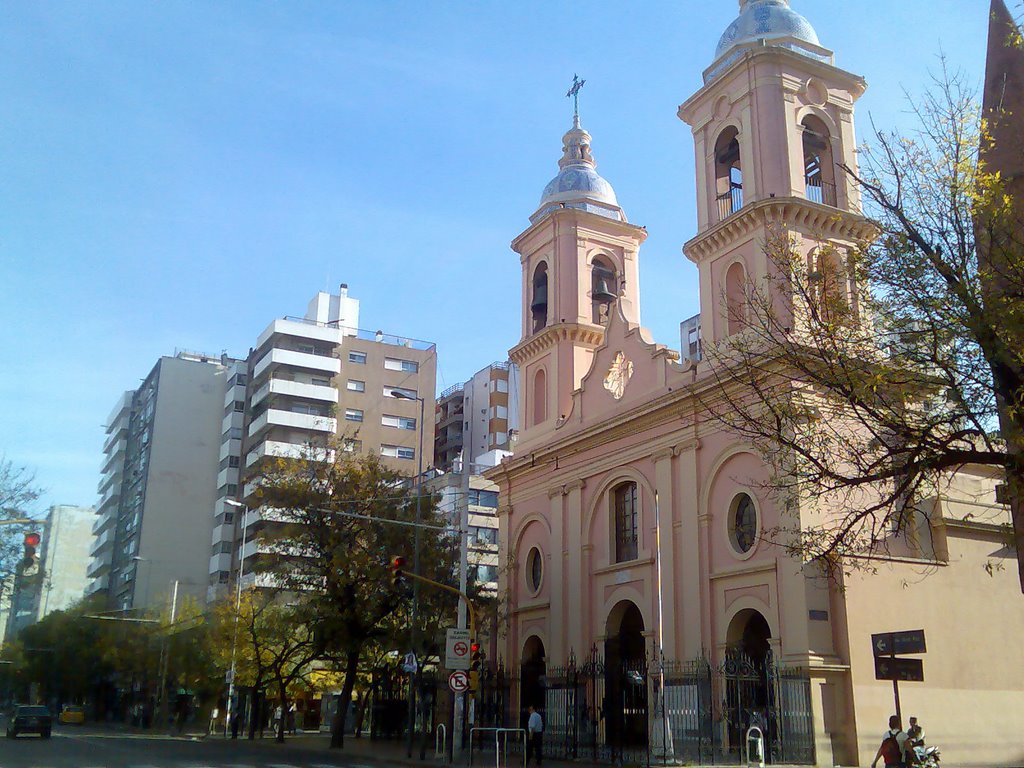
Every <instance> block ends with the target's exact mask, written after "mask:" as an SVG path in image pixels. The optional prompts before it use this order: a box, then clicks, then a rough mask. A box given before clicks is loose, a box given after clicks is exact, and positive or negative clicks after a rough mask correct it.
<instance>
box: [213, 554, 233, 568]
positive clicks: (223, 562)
mask: <svg viewBox="0 0 1024 768" xmlns="http://www.w3.org/2000/svg"><path fill="white" fill-rule="evenodd" d="M230 570H231V555H230V554H219V555H213V556H212V557H211V558H210V570H209V572H210V573H220V572H221V571H230Z"/></svg>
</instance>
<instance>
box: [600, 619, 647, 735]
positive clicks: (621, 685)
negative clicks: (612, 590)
mask: <svg viewBox="0 0 1024 768" xmlns="http://www.w3.org/2000/svg"><path fill="white" fill-rule="evenodd" d="M606 632H607V635H606V637H607V639H606V640H605V661H606V665H605V669H606V674H607V677H606V682H605V690H606V699H607V704H606V706H605V708H604V711H605V718H606V721H607V727H608V743H609V745H611V746H612V748H613V749H615V748H618V749H620V750H621V749H624V748H634V747H641V746H646V744H647V647H646V641H645V639H644V618H643V615H642V614H641V613H640V609H639V608H638V607H637V606H636V604H635V603H633V602H632V601H629V600H624V601H622V602H620V603H618V604H617V605H616V606H615V607H614V608H613V609H612V610H611V612H610V613H609V614H608V621H607V623H606Z"/></svg>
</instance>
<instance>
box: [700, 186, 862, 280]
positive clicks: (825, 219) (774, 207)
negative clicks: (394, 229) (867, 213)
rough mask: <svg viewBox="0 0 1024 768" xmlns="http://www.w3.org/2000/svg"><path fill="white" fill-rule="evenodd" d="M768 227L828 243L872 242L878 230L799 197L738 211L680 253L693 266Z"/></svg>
mask: <svg viewBox="0 0 1024 768" xmlns="http://www.w3.org/2000/svg"><path fill="white" fill-rule="evenodd" d="M767 224H782V225H783V226H785V227H786V228H787V229H800V230H803V231H805V232H808V233H814V235H815V236H820V237H822V238H825V239H828V240H852V241H860V240H873V239H874V238H875V237H877V235H878V228H877V227H876V226H875V225H874V224H873V223H872V222H871V221H870V220H868V219H866V218H864V217H863V216H861V215H860V214H857V213H851V212H849V211H844V210H841V209H839V208H833V207H832V206H829V205H822V204H820V203H815V202H812V201H810V200H806V199H804V198H802V197H772V198H769V199H767V200H758V201H756V202H753V203H750V204H748V205H745V206H743V207H742V208H740V210H739V212H737V213H735V214H733V215H732V216H730V217H729V218H727V219H726V220H725V221H721V222H719V223H718V224H716V225H715V226H713V227H712V228H711V229H709V230H707V231H706V232H702V233H701V234H699V235H697V236H696V237H694V238H692V239H691V240H689V241H687V242H686V244H685V245H683V253H685V254H686V256H687V258H689V259H690V260H691V261H693V262H695V263H698V264H699V263H700V262H701V261H703V260H705V259H707V258H709V257H710V256H714V255H716V254H718V253H721V252H722V251H723V250H725V249H726V248H728V247H729V246H730V245H733V244H735V243H736V242H738V241H739V240H742V239H743V238H744V237H746V236H747V235H750V234H751V233H753V232H755V231H757V230H758V229H760V228H762V227H764V226H765V225H767Z"/></svg>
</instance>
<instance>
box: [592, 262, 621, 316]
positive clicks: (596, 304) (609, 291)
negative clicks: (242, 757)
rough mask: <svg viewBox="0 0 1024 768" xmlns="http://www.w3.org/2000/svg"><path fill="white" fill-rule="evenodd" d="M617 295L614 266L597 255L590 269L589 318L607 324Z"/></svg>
mask: <svg viewBox="0 0 1024 768" xmlns="http://www.w3.org/2000/svg"><path fill="white" fill-rule="evenodd" d="M618 297H619V291H618V279H617V277H616V275H615V267H613V266H612V265H611V264H610V263H609V262H608V261H607V260H605V259H603V258H601V257H597V258H595V259H594V263H593V265H592V266H591V270H590V304H591V320H592V321H593V322H594V323H596V324H597V325H607V324H608V313H609V311H610V310H611V306H612V303H613V302H614V301H615V300H616V299H617V298H618Z"/></svg>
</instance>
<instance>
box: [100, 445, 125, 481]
mask: <svg viewBox="0 0 1024 768" xmlns="http://www.w3.org/2000/svg"><path fill="white" fill-rule="evenodd" d="M127 446H128V441H127V440H125V438H123V437H122V438H120V439H118V440H117V441H116V442H114V443H113V445H111V447H110V451H109V452H107V453H105V455H104V456H103V462H102V464H101V465H100V472H102V473H103V474H106V473H107V472H109V471H110V470H111V469H113V468H114V467H118V468H120V466H121V464H122V462H123V461H124V452H125V448H127Z"/></svg>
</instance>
